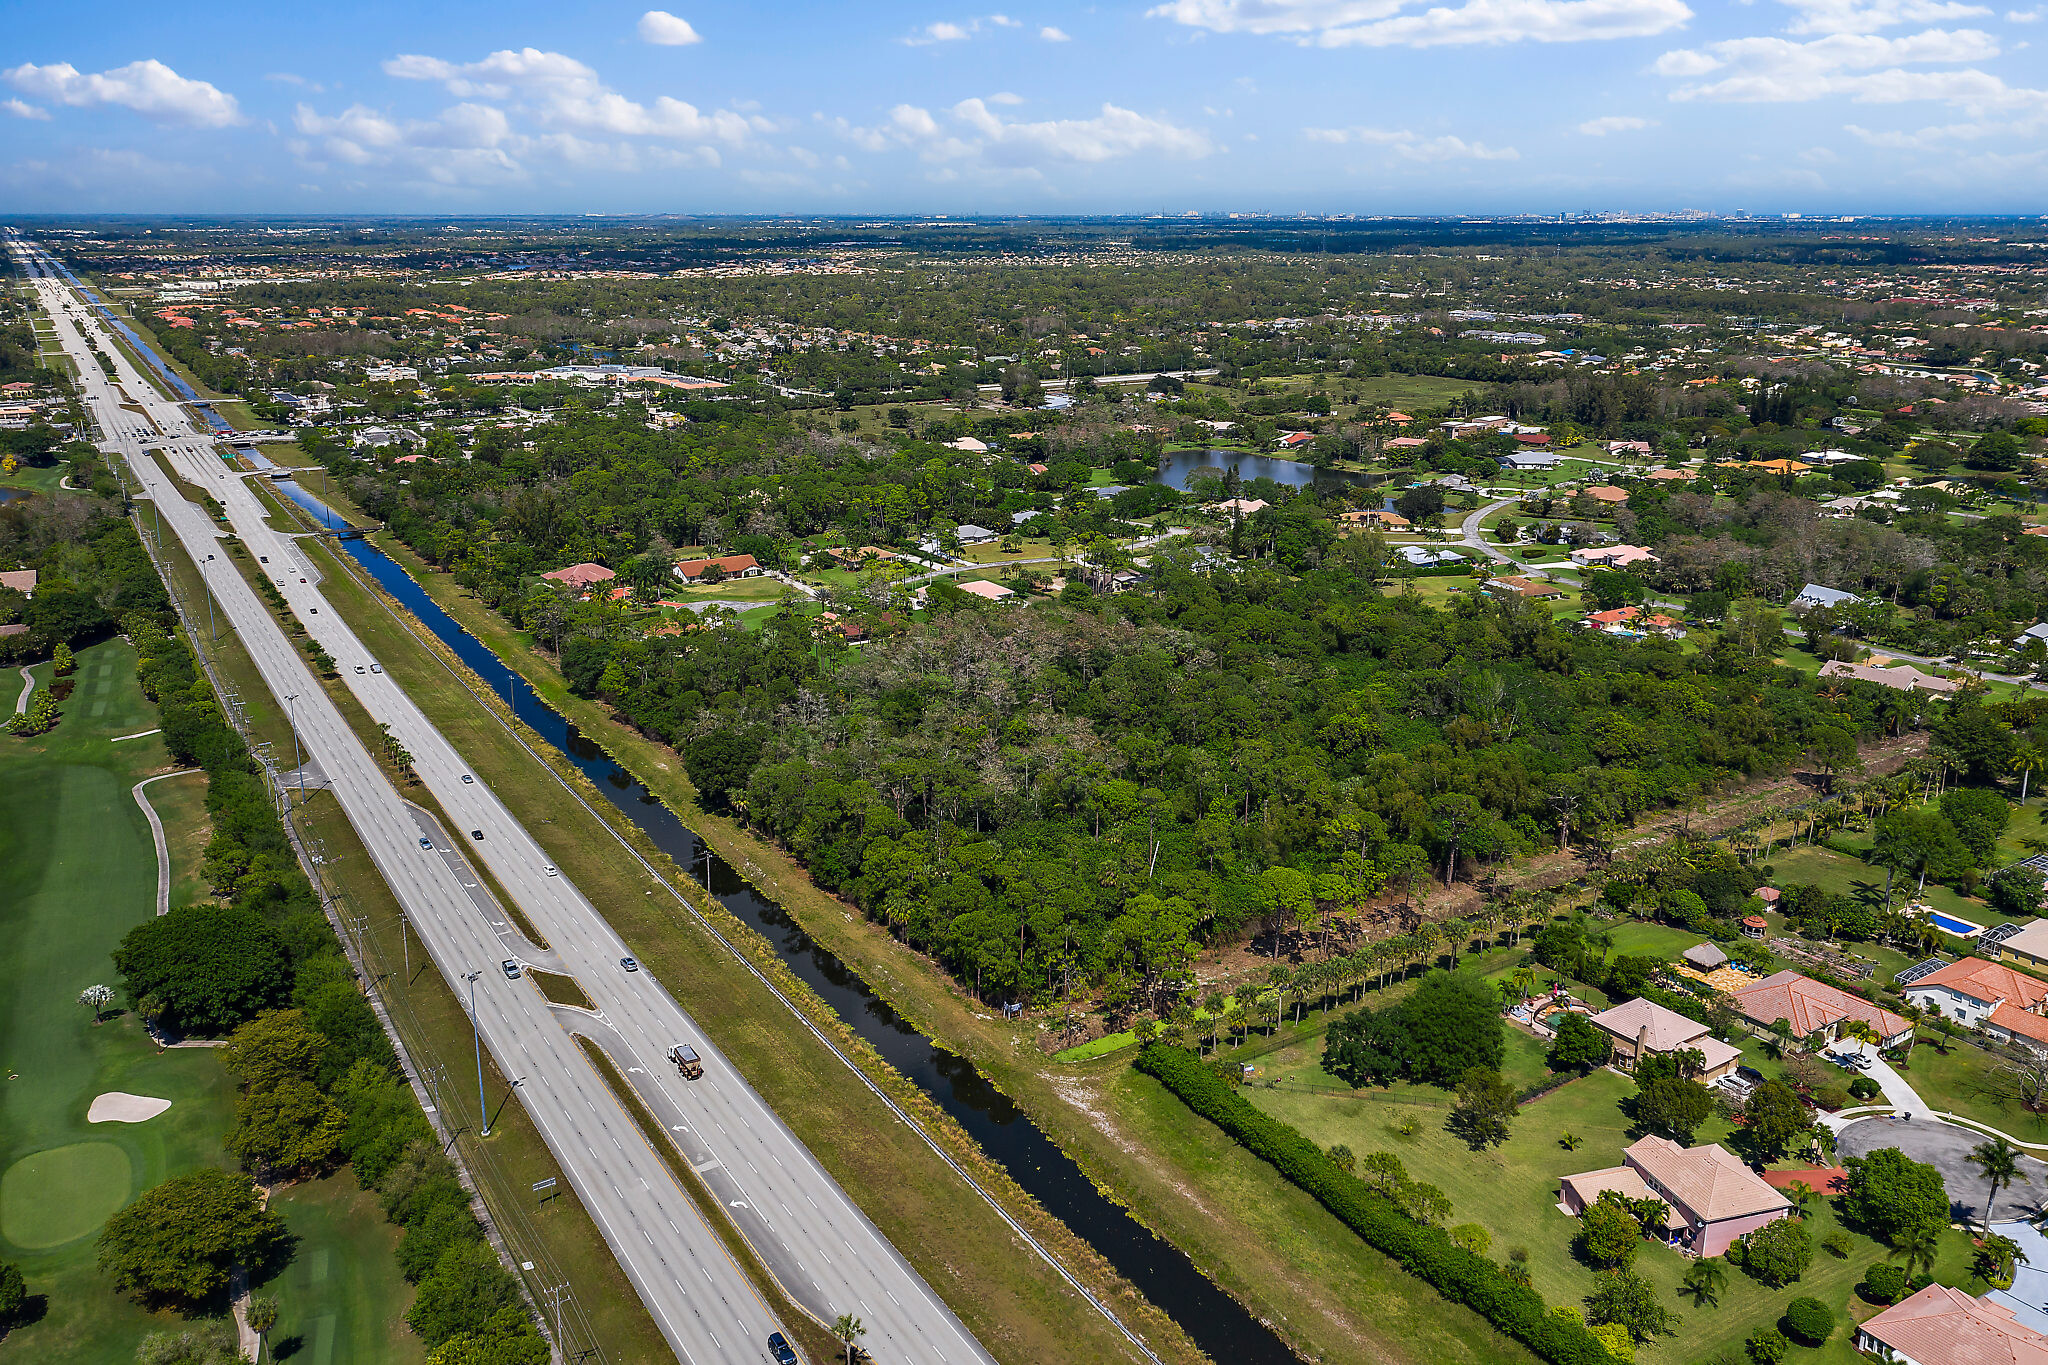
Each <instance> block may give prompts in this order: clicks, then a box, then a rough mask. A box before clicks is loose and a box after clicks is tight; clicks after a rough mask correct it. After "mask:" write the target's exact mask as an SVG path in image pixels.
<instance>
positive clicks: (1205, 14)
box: [1146, 0, 1693, 47]
mask: <svg viewBox="0 0 2048 1365" xmlns="http://www.w3.org/2000/svg"><path fill="white" fill-rule="evenodd" d="M1418 2H1419V0H1167V3H1164V4H1160V5H1156V6H1154V7H1153V8H1152V9H1150V10H1147V11H1146V13H1147V14H1148V15H1149V16H1150V17H1152V18H1157V19H1171V20H1173V21H1174V22H1176V23H1179V24H1185V25H1187V26H1189V27H1191V28H1199V29H1206V30H1208V31H1209V32H1212V33H1252V34H1279V35H1284V36H1287V37H1291V38H1293V39H1294V40H1295V41H1296V42H1299V43H1301V44H1303V45H1304V46H1317V47H1439V46H1449V45H1466V44H1482V43H1483V44H1499V43H1516V42H1537V43H1572V42H1587V41H1592V40H1597V39H1607V38H1644V37H1650V36H1653V35H1655V34H1659V33H1664V32H1667V31H1669V30H1671V29H1674V28H1677V27H1680V26H1681V25H1683V24H1685V23H1686V22H1687V21H1688V20H1690V19H1691V18H1692V15H1693V12H1692V10H1691V9H1690V8H1689V7H1688V6H1687V5H1686V4H1685V3H1684V0H1465V2H1464V3H1463V4H1461V5H1457V6H1455V7H1452V6H1434V7H1431V8H1429V9H1425V10H1422V11H1421V12H1419V13H1410V12H1408V11H1410V10H1412V9H1413V8H1414V6H1415V5H1416V4H1417V3H1418Z"/></svg>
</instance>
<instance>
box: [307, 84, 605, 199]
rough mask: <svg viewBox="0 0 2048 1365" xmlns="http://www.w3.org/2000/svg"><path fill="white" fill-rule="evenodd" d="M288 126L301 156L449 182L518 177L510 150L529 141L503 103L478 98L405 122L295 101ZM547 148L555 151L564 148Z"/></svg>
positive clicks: (521, 171) (521, 172) (521, 173)
mask: <svg viewBox="0 0 2048 1365" xmlns="http://www.w3.org/2000/svg"><path fill="white" fill-rule="evenodd" d="M292 127H293V128H294V129H295V130H296V131H297V132H298V133H299V134H300V137H299V138H298V139H296V140H294V142H293V143H292V144H291V150H292V151H293V152H294V153H295V154H296V155H297V156H298V157H299V159H300V160H301V161H303V162H307V163H309V164H321V163H338V164H340V165H343V166H349V167H355V168H359V169H370V168H375V169H378V170H395V171H397V172H399V173H401V174H402V175H404V176H406V177H408V178H411V179H415V180H418V181H423V182H428V183H432V184H435V185H441V186H449V187H455V186H475V185H502V184H508V183H513V182H516V181H520V180H523V179H525V178H526V168H525V166H524V165H523V164H522V163H521V162H520V161H519V159H518V157H517V155H515V153H519V152H524V151H528V150H532V149H533V144H532V143H531V141H530V140H528V139H523V138H520V137H517V136H516V135H514V133H513V131H512V126H511V122H510V120H508V119H507V118H506V117H505V114H504V112H503V111H502V110H499V109H495V108H493V107H491V106H490V105H484V104H457V105H453V106H451V107H449V108H447V109H444V110H442V111H441V113H440V114H439V115H438V116H436V117H434V118H431V119H407V120H404V121H399V120H396V119H392V118H390V117H389V116H387V115H384V114H381V113H378V112H377V111H376V110H374V109H370V108H367V107H365V106H363V105H360V104H352V105H350V106H349V107H348V108H346V109H344V110H342V111H341V112H340V113H339V114H334V115H331V116H330V115H325V114H321V113H319V112H318V111H317V110H315V109H313V108H312V107H311V106H310V105H305V104H302V105H300V106H299V107H298V109H297V110H296V111H295V112H294V114H293V116H292ZM553 150H554V152H555V154H556V155H560V154H562V153H563V152H564V151H565V150H571V149H568V148H565V147H564V146H562V145H557V146H556V147H555V148H554V149H553Z"/></svg>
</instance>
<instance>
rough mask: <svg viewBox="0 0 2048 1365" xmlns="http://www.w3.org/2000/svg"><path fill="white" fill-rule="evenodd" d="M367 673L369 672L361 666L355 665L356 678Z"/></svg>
mask: <svg viewBox="0 0 2048 1365" xmlns="http://www.w3.org/2000/svg"><path fill="white" fill-rule="evenodd" d="M367 672H369V670H368V669H366V668H364V667H363V666H362V665H361V664H357V665H356V676H358V677H361V676H362V675H363V674H364V673H367Z"/></svg>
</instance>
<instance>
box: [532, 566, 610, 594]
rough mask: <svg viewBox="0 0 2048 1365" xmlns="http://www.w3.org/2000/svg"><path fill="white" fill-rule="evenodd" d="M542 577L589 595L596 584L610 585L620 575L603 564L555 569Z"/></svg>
mask: <svg viewBox="0 0 2048 1365" xmlns="http://www.w3.org/2000/svg"><path fill="white" fill-rule="evenodd" d="M541 577H542V578H545V579H547V580H548V581H549V582H551V583H560V584H561V585H562V586H563V587H565V588H574V589H575V590H576V591H577V592H578V593H582V594H586V595H587V594H588V593H589V592H590V589H591V588H592V587H593V586H595V585H596V584H599V583H608V582H610V581H611V580H612V579H614V578H617V577H618V575H617V574H615V573H613V572H612V571H611V570H610V569H607V568H606V567H605V566H604V565H602V564H571V565H570V566H569V567H568V568H566V569H554V570H551V571H549V572H548V573H544V574H542V575H541Z"/></svg>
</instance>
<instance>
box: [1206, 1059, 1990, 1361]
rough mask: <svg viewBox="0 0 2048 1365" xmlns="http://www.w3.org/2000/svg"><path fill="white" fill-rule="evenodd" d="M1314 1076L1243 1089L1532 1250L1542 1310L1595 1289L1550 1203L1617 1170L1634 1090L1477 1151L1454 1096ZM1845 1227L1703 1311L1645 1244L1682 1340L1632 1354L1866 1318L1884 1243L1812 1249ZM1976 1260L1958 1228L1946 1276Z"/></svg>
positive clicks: (1648, 1270) (1303, 1070)
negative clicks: (1812, 1305)
mask: <svg viewBox="0 0 2048 1365" xmlns="http://www.w3.org/2000/svg"><path fill="white" fill-rule="evenodd" d="M1510 1056H1511V1059H1512V1056H1513V1053H1512V1051H1511V1054H1510ZM1511 1065H1512V1061H1511ZM1319 1070H1320V1068H1319V1067H1318V1066H1317V1065H1316V1057H1315V1054H1314V1053H1313V1052H1306V1051H1304V1052H1303V1053H1301V1054H1298V1055H1297V1054H1294V1053H1292V1052H1290V1053H1286V1054H1279V1055H1276V1056H1275V1058H1274V1059H1273V1062H1272V1073H1273V1074H1272V1077H1271V1079H1273V1080H1274V1081H1275V1084H1273V1085H1271V1086H1268V1085H1265V1084H1263V1083H1261V1082H1254V1083H1253V1084H1252V1085H1251V1086H1249V1087H1248V1088H1247V1089H1246V1091H1245V1094H1246V1096H1247V1098H1249V1099H1250V1100H1251V1101H1252V1102H1253V1103H1254V1104H1256V1105H1258V1106H1259V1107H1260V1108H1261V1109H1263V1110H1265V1111H1266V1112H1267V1113H1269V1114H1272V1115H1274V1116H1275V1117H1276V1118H1280V1119H1283V1120H1285V1121H1286V1122H1288V1123H1290V1124H1292V1125H1294V1126H1295V1127H1296V1128H1298V1129H1299V1130H1300V1131H1301V1132H1302V1133H1303V1134H1304V1135H1306V1136H1308V1137H1309V1138H1311V1139H1313V1140H1314V1141H1315V1142H1317V1143H1318V1144H1320V1145H1323V1146H1330V1145H1333V1144H1337V1143H1342V1144H1344V1145H1346V1146H1348V1147H1350V1148H1351V1150H1352V1151H1353V1152H1355V1153H1357V1154H1360V1155H1363V1154H1365V1153H1367V1152H1374V1151H1389V1152H1392V1153H1394V1154H1395V1155H1397V1156H1399V1157H1400V1158H1401V1161H1402V1163H1403V1164H1404V1165H1405V1166H1406V1168H1407V1171H1408V1174H1409V1176H1410V1177H1411V1178H1413V1179H1416V1180H1423V1181H1428V1182H1429V1183H1431V1184H1434V1185H1436V1186H1437V1187H1438V1188H1440V1189H1441V1190H1443V1192H1444V1193H1445V1194H1446V1195H1447V1196H1449V1198H1450V1201H1451V1207H1452V1213H1451V1218H1450V1221H1451V1223H1452V1224H1453V1225H1456V1224H1460V1223H1468V1222H1470V1223H1478V1224H1479V1225H1480V1226H1482V1227H1484V1228H1485V1229H1486V1230H1487V1232H1488V1233H1489V1234H1490V1235H1491V1237H1492V1244H1491V1247H1490V1251H1489V1254H1490V1255H1492V1256H1493V1257H1495V1258H1496V1259H1501V1258H1505V1256H1506V1255H1507V1253H1508V1252H1509V1251H1510V1250H1512V1249H1514V1248H1516V1247H1520V1248H1524V1249H1526V1250H1527V1251H1528V1253H1529V1267H1530V1271H1531V1274H1532V1276H1533V1277H1534V1278H1533V1283H1534V1286H1535V1288H1536V1289H1537V1291H1538V1292H1539V1293H1541V1294H1542V1295H1543V1297H1544V1298H1545V1299H1546V1300H1547V1301H1549V1302H1551V1303H1553V1304H1564V1303H1569V1304H1576V1303H1578V1302H1579V1301H1580V1300H1581V1299H1583V1298H1584V1297H1585V1296H1586V1295H1587V1294H1589V1293H1590V1292H1592V1289H1593V1288H1594V1285H1595V1276H1596V1274H1597V1272H1596V1271H1594V1270H1593V1269H1592V1268H1590V1267H1589V1266H1587V1265H1585V1264H1583V1263H1582V1262H1580V1261H1579V1260H1578V1259H1577V1258H1576V1257H1575V1256H1574V1255H1573V1253H1572V1250H1571V1244H1572V1239H1573V1236H1574V1234H1575V1232H1576V1230H1577V1226H1578V1224H1577V1221H1576V1220H1575V1219H1573V1218H1571V1217H1569V1216H1567V1215H1566V1214H1564V1213H1563V1212H1561V1211H1560V1210H1559V1209H1558V1208H1557V1207H1556V1205H1557V1199H1558V1181H1559V1178H1560V1177H1562V1176H1566V1175H1571V1174H1574V1173H1576V1172H1581V1171H1591V1170H1597V1169H1600V1168H1601V1167H1604V1166H1613V1165H1618V1164H1620V1161H1621V1153H1622V1150H1623V1149H1624V1148H1625V1147H1627V1146H1628V1145H1629V1143H1630V1141H1631V1140H1632V1138H1631V1135H1630V1132H1629V1121H1628V1119H1627V1118H1626V1117H1625V1116H1624V1115H1623V1113H1622V1111H1621V1109H1620V1107H1619V1104H1620V1101H1621V1100H1623V1099H1624V1098H1626V1097H1627V1096H1628V1095H1630V1094H1631V1093H1633V1090H1634V1085H1633V1083H1632V1082H1630V1081H1629V1080H1628V1079H1627V1078H1625V1077H1623V1076H1620V1075H1617V1074H1616V1073H1614V1072H1611V1071H1605V1070H1602V1071H1596V1072H1594V1073H1592V1074H1591V1075H1588V1076H1585V1077H1582V1078H1580V1079H1578V1080H1575V1081H1572V1082H1570V1083H1568V1084H1566V1085H1565V1086H1563V1087H1561V1088H1559V1089H1557V1090H1554V1091H1551V1092H1550V1093H1549V1094H1546V1095H1544V1096H1542V1097H1541V1098H1539V1099H1536V1100H1533V1101H1531V1102H1530V1103H1529V1104H1527V1105H1525V1106H1524V1107H1523V1109H1522V1111H1521V1114H1520V1116H1519V1117H1518V1118H1517V1119H1516V1121H1515V1124H1514V1128H1513V1132H1512V1134H1511V1136H1510V1137H1509V1138H1508V1140H1507V1142H1506V1143H1504V1144H1502V1145H1501V1146H1499V1147H1497V1148H1492V1149H1489V1150H1487V1151H1484V1152H1477V1153H1475V1152H1473V1151H1472V1150H1471V1149H1470V1148H1469V1147H1468V1146H1467V1145H1466V1144H1465V1143H1464V1142H1463V1141H1461V1140H1459V1139H1457V1138H1455V1137H1453V1136H1452V1135H1451V1134H1450V1133H1449V1132H1447V1131H1446V1130H1445V1128H1444V1119H1445V1117H1446V1116H1447V1115H1448V1113H1449V1111H1450V1107H1451V1097H1450V1096H1449V1095H1448V1094H1447V1093H1445V1092H1443V1091H1435V1090H1424V1089H1423V1088H1422V1087H1413V1086H1408V1087H1402V1086H1396V1087H1394V1088H1392V1089H1391V1090H1367V1091H1359V1092H1354V1091H1350V1090H1348V1089H1345V1088H1344V1087H1343V1085H1342V1083H1341V1082H1338V1081H1335V1080H1334V1079H1331V1078H1327V1077H1325V1078H1324V1079H1323V1080H1322V1081H1321V1082H1320V1083H1316V1082H1314V1081H1312V1080H1311V1079H1310V1077H1311V1074H1312V1073H1316V1072H1319ZM1297 1078H1298V1079H1297ZM1409 1120H1414V1123H1413V1124H1412V1127H1413V1131H1412V1133H1411V1132H1406V1131H1404V1130H1406V1129H1408V1128H1409V1127H1411V1124H1410V1123H1409V1122H1408V1121H1409ZM1728 1131H1729V1130H1728V1126H1727V1124H1726V1123H1725V1122H1723V1121H1722V1120H1720V1119H1718V1118H1716V1119H1711V1120H1709V1121H1708V1125H1707V1126H1706V1127H1705V1128H1703V1129H1702V1130H1701V1132H1700V1134H1699V1141H1701V1142H1713V1141H1718V1140H1721V1139H1723V1138H1725V1137H1726V1136H1727V1135H1728ZM1566 1132H1570V1133H1573V1134H1575V1135H1576V1136H1577V1138H1578V1139H1579V1144H1578V1146H1577V1149H1576V1150H1568V1149H1566V1147H1565V1146H1564V1144H1563V1143H1562V1141H1560V1138H1561V1136H1562V1135H1563V1134H1564V1133H1566ZM1837 1226H1838V1224H1837V1222H1836V1219H1835V1215H1834V1212H1833V1210H1832V1209H1831V1208H1824V1209H1821V1210H1818V1211H1817V1212H1816V1213H1815V1215H1814V1217H1813V1220H1812V1232H1813V1236H1814V1240H1815V1242H1816V1252H1815V1257H1814V1262H1813V1264H1812V1266H1811V1267H1810V1268H1809V1269H1808V1271H1807V1272H1806V1274H1805V1276H1804V1277H1803V1278H1802V1279H1801V1280H1800V1281H1799V1282H1798V1283H1797V1284H1796V1285H1795V1286H1792V1287H1788V1288H1786V1289H1782V1290H1772V1289H1767V1288H1765V1287H1764V1286H1763V1285H1761V1284H1758V1283H1757V1282H1756V1281H1754V1280H1751V1279H1749V1278H1748V1277H1747V1276H1745V1275H1743V1274H1742V1273H1741V1272H1739V1271H1731V1273H1730V1276H1729V1283H1728V1288H1727V1292H1726V1293H1725V1294H1724V1295H1723V1298H1722V1302H1721V1304H1720V1306H1718V1307H1713V1308H1705V1309H1701V1308H1695V1307H1693V1306H1692V1305H1691V1303H1690V1301H1688V1300H1682V1299H1680V1298H1679V1296H1678V1292H1677V1291H1678V1288H1679V1285H1680V1282H1681V1280H1682V1278H1683V1276H1684V1274H1685V1269H1686V1266H1687V1265H1688V1264H1689V1261H1688V1259H1687V1258H1686V1257H1684V1256H1681V1255H1680V1254H1679V1253H1677V1252H1675V1251H1671V1250H1669V1249H1667V1248H1664V1247H1661V1246H1656V1245H1653V1244H1649V1243H1645V1244H1644V1245H1643V1247H1642V1249H1641V1251H1640V1252H1639V1253H1638V1256H1637V1259H1636V1269H1637V1271H1638V1272H1639V1273H1641V1274H1642V1275H1643V1276H1644V1277H1645V1278H1647V1279H1648V1280H1649V1281H1650V1282H1651V1283H1652V1284H1654V1285H1655V1286H1656V1287H1657V1289H1658V1290H1659V1298H1660V1300H1661V1301H1662V1302H1663V1303H1664V1305H1665V1306H1666V1307H1667V1308H1670V1309H1671V1310H1673V1311H1674V1312H1676V1313H1677V1314H1678V1315H1679V1317H1680V1319H1681V1321H1682V1327H1681V1329H1680V1331H1679V1332H1678V1333H1677V1334H1676V1335H1672V1336H1666V1337H1660V1338H1658V1339H1657V1340H1656V1341H1654V1342H1652V1343H1650V1344H1648V1345H1646V1346H1644V1347H1643V1348H1642V1350H1641V1352H1640V1353H1639V1355H1638V1357H1637V1358H1638V1359H1639V1360H1641V1361H1643V1362H1644V1365H1679V1363H1680V1362H1687V1361H1698V1360H1703V1359H1707V1358H1710V1357H1712V1356H1713V1355H1714V1354H1715V1353H1716V1352H1718V1351H1721V1350H1724V1349H1729V1348H1738V1347H1739V1346H1740V1344H1741V1342H1742V1341H1743V1340H1744V1339H1745V1338H1747V1337H1748V1336H1749V1335H1750V1334H1751V1333H1753V1332H1755V1331H1756V1330H1758V1329H1759V1328H1761V1327H1763V1326H1766V1325H1768V1324H1770V1323H1772V1322H1774V1321H1775V1320H1776V1319H1777V1317H1778V1315H1779V1314H1780V1313H1782V1312H1783V1310H1784V1306H1785V1304H1787V1303H1788V1302H1790V1301H1791V1300H1792V1299H1793V1298H1794V1297H1797V1296H1799V1295H1802V1294H1810V1295H1812V1296H1814V1297H1816V1298H1818V1299H1820V1300H1821V1301H1822V1302H1823V1303H1826V1304H1828V1305H1829V1306H1830V1307H1831V1308H1833V1309H1835V1310H1836V1313H1837V1315H1838V1317H1840V1316H1844V1315H1846V1314H1847V1313H1848V1312H1849V1310H1850V1309H1851V1307H1852V1302H1853V1304H1854V1305H1855V1306H1856V1308H1857V1310H1858V1313H1859V1315H1860V1316H1869V1315H1870V1314H1871V1313H1873V1312H1875V1311H1876V1310H1875V1309H1873V1308H1871V1307H1870V1306H1869V1305H1864V1304H1861V1301H1860V1300H1854V1296H1853V1289H1854V1286H1855V1284H1856V1283H1857V1281H1858V1280H1860V1279H1861V1278H1862V1275H1863V1271H1864V1270H1865V1268H1866V1267H1868V1266H1869V1265H1870V1264H1871V1263H1872V1262H1874V1261H1878V1260H1882V1259H1883V1257H1884V1248H1883V1247H1882V1246H1880V1245H1879V1244H1878V1243H1876V1242H1874V1241H1872V1240H1870V1239H1869V1238H1867V1237H1863V1236H1861V1235H1859V1234H1855V1233H1851V1234H1850V1236H1851V1238H1852V1242H1853V1249H1852V1250H1851V1252H1850V1254H1849V1255H1848V1257H1847V1258H1846V1259H1843V1258H1837V1257H1835V1256H1832V1255H1830V1254H1828V1253H1827V1252H1824V1251H1820V1250H1818V1245H1817V1244H1818V1242H1819V1240H1820V1239H1821V1238H1822V1237H1824V1236H1826V1235H1827V1234H1828V1233H1829V1232H1831V1231H1833V1230H1834V1229H1835V1228H1836V1227H1837ZM1968 1259H1969V1246H1968V1239H1967V1238H1966V1237H1965V1236H1964V1235H1963V1234H1962V1233H1960V1232H1953V1231H1952V1232H1950V1233H1948V1234H1947V1236H1946V1240H1945V1243H1944V1250H1943V1255H1942V1260H1941V1262H1940V1265H1939V1267H1938V1274H1939V1277H1940V1278H1941V1279H1942V1280H1944V1281H1945V1282H1951V1283H1958V1284H1963V1283H1966V1281H1965V1278H1964V1277H1965V1273H1966V1269H1967V1263H1968ZM1968 1287H1970V1288H1972V1289H1974V1290H1981V1288H1982V1286H1980V1285H1970V1286H1968ZM1804 1358H1806V1359H1813V1360H1818V1361H1830V1362H1832V1361H1844V1362H1846V1361H1849V1360H1851V1359H1853V1358H1854V1353H1853V1351H1852V1350H1850V1348H1849V1346H1848V1338H1847V1334H1846V1333H1840V1334H1838V1336H1837V1338H1836V1339H1835V1340H1834V1341H1833V1342H1831V1343H1830V1344H1829V1345H1828V1346H1827V1347H1826V1348H1825V1349H1824V1350H1822V1351H1820V1352H1816V1353H1810V1354H1805V1355H1804Z"/></svg>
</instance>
